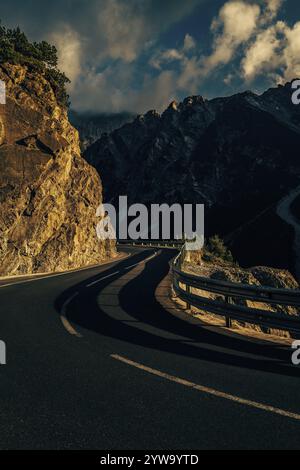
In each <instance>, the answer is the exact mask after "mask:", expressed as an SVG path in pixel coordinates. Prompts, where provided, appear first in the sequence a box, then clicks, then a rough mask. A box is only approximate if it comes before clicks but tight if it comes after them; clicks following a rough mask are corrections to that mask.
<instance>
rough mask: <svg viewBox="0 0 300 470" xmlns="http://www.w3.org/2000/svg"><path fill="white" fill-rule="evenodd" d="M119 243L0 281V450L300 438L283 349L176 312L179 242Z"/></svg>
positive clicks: (190, 445)
mask: <svg viewBox="0 0 300 470" xmlns="http://www.w3.org/2000/svg"><path fill="white" fill-rule="evenodd" d="M126 250H127V251H128V252H129V253H130V254H131V256H130V257H129V258H127V259H124V260H119V261H117V262H114V263H110V264H108V265H104V266H100V267H95V268H92V269H89V270H84V271H77V272H72V273H68V274H65V275H62V276H53V277H48V278H44V279H34V280H32V281H30V282H24V283H18V284H12V285H9V286H0V309H1V314H0V339H1V340H4V341H5V342H6V345H7V365H4V366H0V376H1V386H0V400H1V419H0V449H122V450H123V449H130V450H131V449H188V450H192V449H247V448H252V449H253V448H255V449H276V448H279V449H299V448H300V443H299V432H300V396H299V385H300V373H299V372H300V369H299V368H297V367H295V366H292V365H291V361H290V356H291V351H290V350H289V348H286V347H283V346H276V345H272V344H270V343H264V342H257V341H252V340H249V339H246V338H242V337H239V336H237V335H234V334H230V333H226V332H225V331H222V330H221V329H218V328H214V327H208V326H204V325H201V324H200V323H197V324H195V322H194V321H193V320H190V321H189V320H187V319H184V318H183V317H182V315H181V314H180V313H179V312H177V311H176V310H174V311H172V309H169V308H167V307H166V305H167V302H168V301H167V299H166V295H167V294H166V289H165V284H166V281H164V279H165V277H166V275H167V274H168V269H169V268H168V262H169V260H170V259H171V258H172V257H173V256H174V254H175V253H174V252H173V251H171V250H162V251H158V252H157V253H156V252H155V250H147V249H137V248H135V249H133V248H127V249H126ZM159 285H160V287H159V288H158V286H159ZM183 379H184V380H183Z"/></svg>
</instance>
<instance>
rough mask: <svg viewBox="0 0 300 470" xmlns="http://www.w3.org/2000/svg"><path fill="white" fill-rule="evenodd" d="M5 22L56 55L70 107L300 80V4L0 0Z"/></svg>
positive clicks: (105, 107)
mask: <svg viewBox="0 0 300 470" xmlns="http://www.w3.org/2000/svg"><path fill="white" fill-rule="evenodd" d="M0 6H1V18H2V22H3V23H4V24H6V25H9V26H16V25H20V27H21V28H22V29H23V30H24V31H25V32H26V33H27V34H28V36H29V37H30V38H32V39H35V40H40V39H47V40H49V41H52V42H53V43H55V44H56V45H57V47H58V50H59V57H60V67H61V68H62V69H63V70H64V71H65V72H66V73H67V75H69V76H70V78H71V79H72V84H71V87H70V95H71V100H72V106H73V107H74V108H75V109H78V110H83V111H88V110H90V111H97V112H98V111H99V112H119V111H123V110H129V111H134V112H139V113H142V112H145V111H147V110H148V109H157V110H158V111H161V110H163V109H164V108H165V107H166V106H167V105H168V103H169V102H170V101H172V100H173V99H176V100H181V99H182V98H184V97H186V96H188V95H192V94H201V95H203V96H205V97H207V98H212V97H215V96H220V95H222V96H223V95H228V94H233V93H235V92H238V91H241V90H245V89H252V90H253V91H256V92H261V91H263V90H264V89H266V88H268V87H269V86H274V85H276V84H277V83H284V82H285V81H288V80H291V79H292V78H295V77H297V76H300V2H299V0H227V1H226V0H88V1H86V0H52V1H51V2H47V3H44V2H40V1H37V0H27V1H24V0H23V1H21V0H10V1H9V2H8V1H7V0H6V1H4V0H0Z"/></svg>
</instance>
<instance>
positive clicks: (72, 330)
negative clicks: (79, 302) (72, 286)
mask: <svg viewBox="0 0 300 470" xmlns="http://www.w3.org/2000/svg"><path fill="white" fill-rule="evenodd" d="M77 295H78V292H75V293H74V294H73V295H71V297H69V298H68V299H67V300H66V301H65V303H64V304H63V306H62V309H61V311H62V314H61V315H60V319H61V322H62V324H63V326H64V327H65V329H66V330H67V332H68V333H70V335H73V336H77V338H82V335H81V334H80V333H78V332H77V331H76V330H75V328H73V326H72V325H71V323H70V322H69V320H68V319H67V317H66V315H65V314H66V308H67V306H68V305H69V304H70V303H71V302H72V300H73V299H75V297H76V296H77Z"/></svg>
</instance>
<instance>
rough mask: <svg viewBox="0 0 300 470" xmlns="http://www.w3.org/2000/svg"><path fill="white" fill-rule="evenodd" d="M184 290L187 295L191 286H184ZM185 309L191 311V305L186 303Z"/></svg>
mask: <svg viewBox="0 0 300 470" xmlns="http://www.w3.org/2000/svg"><path fill="white" fill-rule="evenodd" d="M185 290H186V293H187V294H190V293H191V286H188V285H187V284H186V285H185ZM186 309H187V310H191V304H190V303H189V302H186Z"/></svg>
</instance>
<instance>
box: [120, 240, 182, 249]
mask: <svg viewBox="0 0 300 470" xmlns="http://www.w3.org/2000/svg"><path fill="white" fill-rule="evenodd" d="M118 245H131V246H149V247H158V248H181V247H182V246H183V245H184V241H183V240H118Z"/></svg>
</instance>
